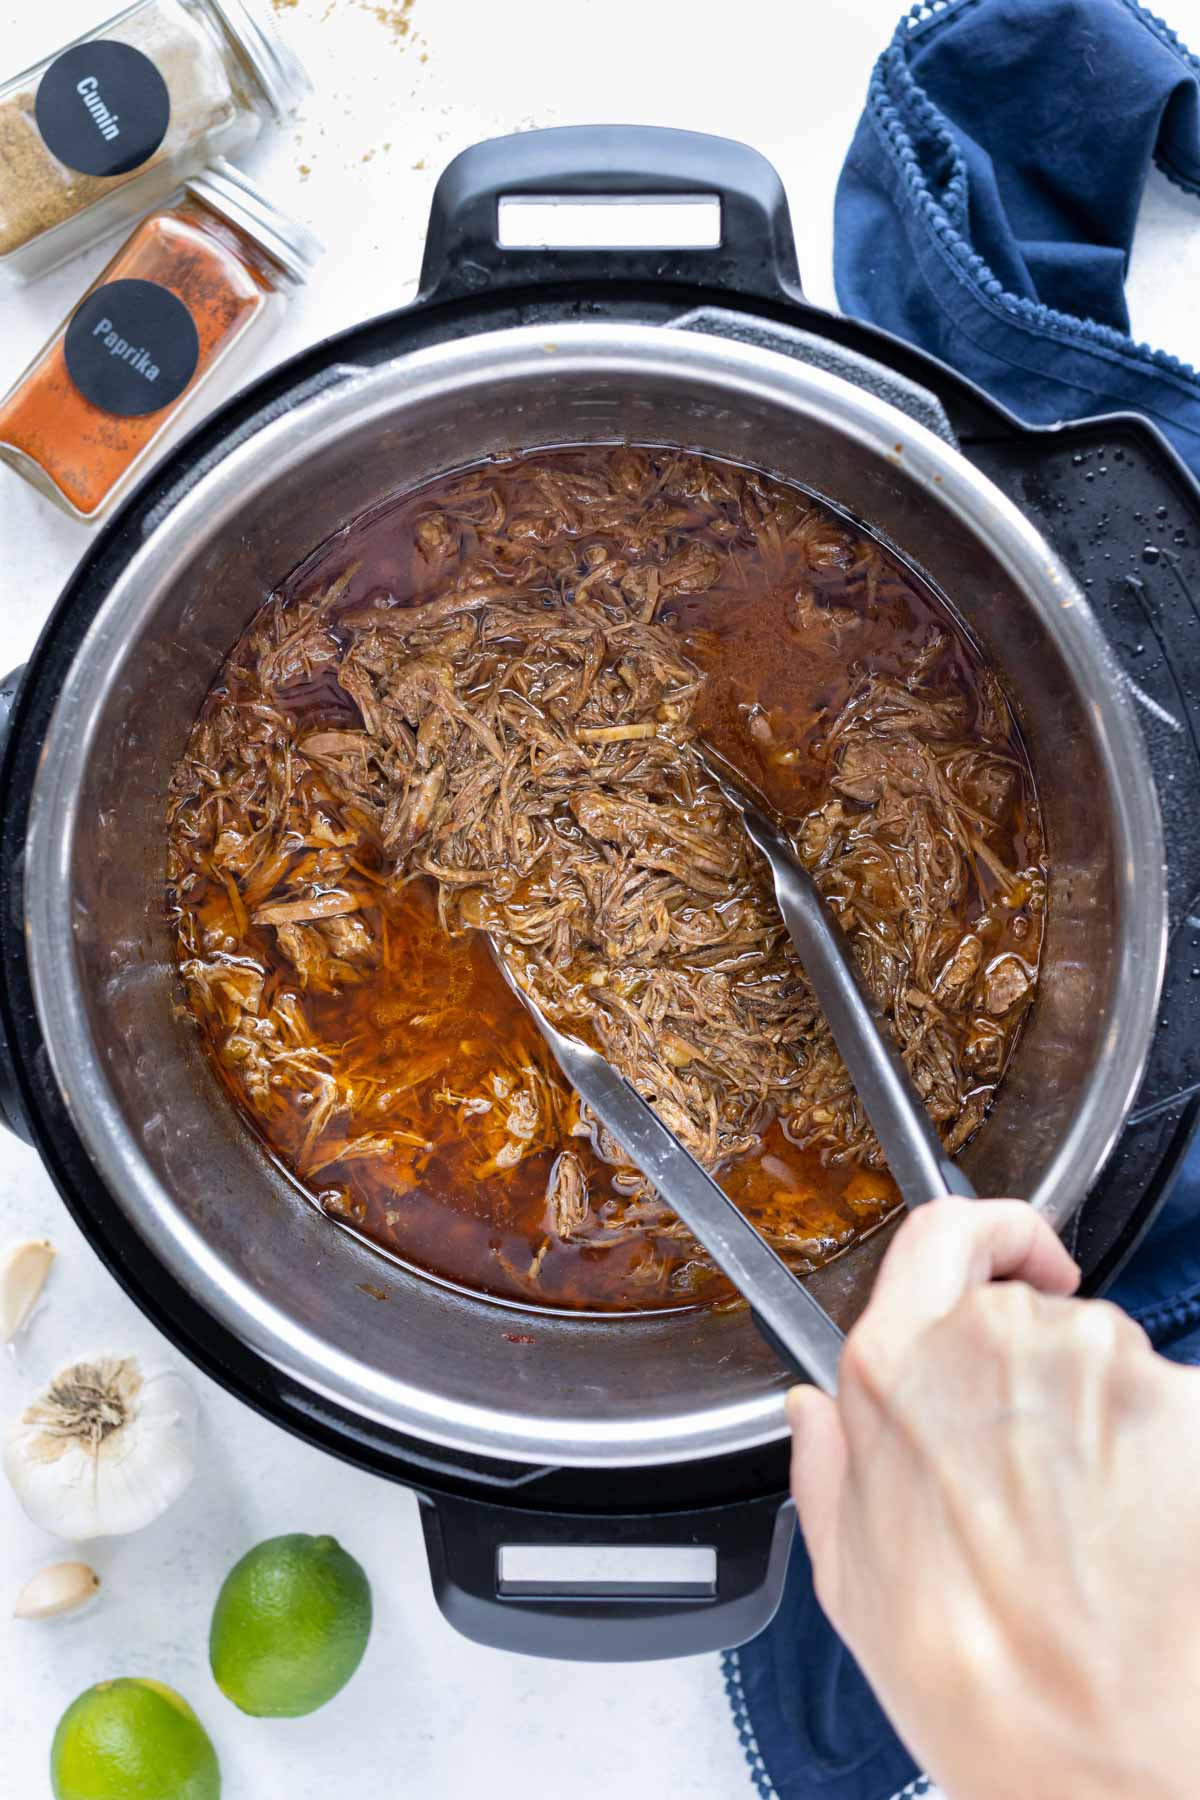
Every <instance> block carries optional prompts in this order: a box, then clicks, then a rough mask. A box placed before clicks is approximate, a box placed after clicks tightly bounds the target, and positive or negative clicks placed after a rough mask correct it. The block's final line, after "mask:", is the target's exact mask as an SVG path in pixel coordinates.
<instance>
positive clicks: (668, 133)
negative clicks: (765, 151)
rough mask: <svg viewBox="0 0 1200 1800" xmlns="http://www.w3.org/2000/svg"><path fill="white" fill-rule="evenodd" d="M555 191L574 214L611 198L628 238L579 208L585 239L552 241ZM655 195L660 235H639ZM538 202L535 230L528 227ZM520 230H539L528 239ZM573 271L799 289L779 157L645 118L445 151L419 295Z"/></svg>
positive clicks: (770, 296) (574, 274) (549, 282)
mask: <svg viewBox="0 0 1200 1800" xmlns="http://www.w3.org/2000/svg"><path fill="white" fill-rule="evenodd" d="M556 201H561V202H564V203H565V210H566V211H568V212H573V213H575V214H576V215H578V211H579V209H580V208H581V207H587V208H588V209H589V210H592V209H595V210H596V211H597V212H599V210H600V208H601V207H602V206H603V204H604V203H605V202H609V203H611V205H612V207H613V222H612V229H613V231H614V232H615V231H619V230H621V229H622V228H623V229H624V230H626V231H627V232H628V234H629V236H630V237H631V238H633V239H634V240H635V241H634V242H632V243H618V244H615V245H612V244H610V245H604V244H597V243H596V242H595V241H594V240H595V236H596V230H595V228H594V226H593V225H592V222H591V221H588V224H589V229H588V230H587V233H586V235H587V237H588V238H589V239H590V240H591V241H589V242H584V243H570V242H568V243H561V242H558V243H556V242H554V241H553V240H554V238H555V237H556V236H561V235H562V231H561V230H560V229H559V226H560V225H561V224H562V221H558V222H556V223H555V225H554V226H553V228H552V226H551V223H550V219H549V214H550V211H551V206H552V203H554V202H556ZM502 202H505V203H508V205H506V208H505V212H506V215H508V216H506V218H505V221H504V228H503V234H502V228H501V203H502ZM713 202H716V209H715V210H716V211H717V213H718V214H719V217H718V218H717V221H716V225H715V228H714V225H713V223H712V221H713V214H714V207H713ZM509 207H511V214H510V213H509ZM630 207H637V208H638V209H639V210H638V214H637V215H633V214H631V213H630V211H629V208H630ZM662 207H668V208H670V212H671V214H673V215H674V216H673V218H671V219H668V220H666V221H665V222H664V223H663V225H662V235H663V237H664V238H666V239H667V241H666V243H662V242H650V243H647V242H646V241H645V239H646V237H647V236H648V235H652V226H651V221H652V219H654V218H656V217H657V216H659V209H660V208H662ZM650 208H653V213H651V212H650V211H649V210H644V209H650ZM534 209H536V211H535V210H534ZM538 214H542V215H544V216H545V220H546V223H545V229H544V233H543V232H539V231H538V230H536V229H535V230H534V231H533V232H532V233H530V231H529V229H528V225H529V222H530V221H531V220H533V219H536V217H537V216H538ZM648 227H650V229H647V228H648ZM575 228H578V216H577V217H576V220H575ZM531 235H532V236H533V238H534V239H535V240H537V239H539V238H540V239H541V241H533V242H530V241H529V238H530V236H531ZM576 281H589V282H595V281H605V282H610V281H641V282H644V281H653V282H656V283H661V284H663V285H676V286H685V287H692V288H695V287H708V288H710V289H724V290H727V291H732V292H738V293H742V294H751V295H754V296H756V297H758V298H761V299H767V300H785V301H792V302H794V301H797V300H799V299H800V298H801V291H800V273H799V270H798V268H797V266H796V244H795V238H794V236H793V233H792V222H791V215H790V213H789V212H788V203H787V196H786V194H785V193H784V188H783V183H782V181H781V180H780V179H779V175H778V173H777V171H776V170H775V168H774V166H773V165H772V164H771V163H769V162H768V161H767V159H766V157H765V156H761V155H760V154H759V153H758V151H757V150H752V149H751V148H750V147H749V145H747V144H739V143H736V142H735V141H734V140H733V139H732V138H721V137H712V136H710V135H708V134H707V133H706V132H699V131H675V130H671V129H668V128H667V127H664V126H651V125H644V126H627V125H567V126H555V127H552V128H551V129H549V130H545V131H523V132H518V133H516V134H514V135H513V136H511V137H503V138H492V139H490V140H489V141H488V142H486V143H483V144H476V145H474V146H473V147H472V148H471V149H469V150H464V151H463V152H462V154H461V155H460V156H456V157H455V158H454V161H453V162H451V163H450V164H449V165H448V167H447V168H446V169H445V170H444V171H443V173H442V175H441V177H440V178H439V180H438V184H437V187H436V188H435V190H434V195H433V204H432V206H431V208H430V214H429V229H428V232H427V234H426V238H425V258H424V262H423V264H422V267H421V283H420V293H419V295H418V298H419V299H420V300H422V301H435V300H436V301H445V300H457V299H463V298H466V297H468V296H471V295H475V294H479V293H481V292H484V291H488V290H495V289H498V288H505V289H507V288H522V287H536V288H545V287H548V286H553V285H560V284H562V283H564V282H576Z"/></svg>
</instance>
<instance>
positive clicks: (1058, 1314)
mask: <svg viewBox="0 0 1200 1800" xmlns="http://www.w3.org/2000/svg"><path fill="white" fill-rule="evenodd" d="M1078 1279H1079V1271H1078V1270H1077V1268H1076V1267H1075V1264H1074V1263H1073V1262H1072V1260H1071V1258H1070V1257H1069V1255H1068V1254H1067V1252H1066V1250H1065V1249H1064V1248H1063V1246H1062V1245H1061V1244H1060V1242H1059V1241H1058V1239H1057V1238H1056V1237H1055V1235H1054V1233H1053V1232H1052V1231H1051V1229H1050V1227H1049V1226H1048V1225H1047V1224H1046V1223H1045V1222H1044V1221H1043V1220H1042V1219H1041V1218H1039V1217H1038V1215H1037V1214H1035V1213H1034V1212H1033V1211H1032V1210H1031V1209H1030V1208H1029V1207H1028V1206H1026V1205H1025V1204H1024V1203H1023V1202H1021V1201H1014V1200H995V1201H964V1200H959V1199H955V1198H947V1199H942V1200H937V1201H934V1202H931V1203H930V1204H929V1205H927V1206H923V1207H920V1208H918V1209H917V1211H916V1212H915V1213H913V1214H912V1215H911V1216H910V1217H909V1218H908V1219H906V1220H905V1222H904V1224H903V1226H902V1227H901V1229H900V1231H899V1232H898V1233H897V1235H896V1237H895V1239H894V1241H893V1243H892V1244H891V1246H890V1248H889V1250H888V1253H887V1256H886V1257H885V1259H884V1262H883V1265H882V1267H881V1270H880V1273H879V1277H878V1280H877V1281H876V1284H875V1290H874V1292H873V1294H872V1297H871V1300H870V1303H869V1304H868V1306H867V1308H866V1310H865V1312H864V1313H863V1315H862V1318H861V1319H860V1320H859V1322H858V1324H857V1325H856V1326H855V1328H854V1330H853V1331H852V1332H851V1333H850V1336H849V1337H848V1338H847V1341H846V1347H845V1351H844V1353H843V1357H842V1364H841V1375H840V1384H839V1392H838V1396H837V1399H836V1400H833V1399H830V1398H829V1397H828V1396H827V1395H825V1394H822V1393H820V1392H818V1391H817V1390H816V1389H815V1388H798V1389H796V1390H795V1391H794V1393H793V1394H792V1395H791V1396H789V1414H790V1417H791V1420H792V1425H793V1430H794V1435H795V1443H794V1454H793V1464H792V1484H793V1490H794V1492H795V1496H796V1504H797V1507H798V1508H799V1512H800V1522H801V1525H802V1528H803V1531H804V1536H805V1540H806V1542H807V1544H808V1549H809V1554H810V1556H811V1559H812V1564H813V1572H814V1578H815V1582H816V1590H817V1596H818V1598H819V1600H820V1602H821V1604H822V1606H823V1607H824V1609H825V1611H826V1613H827V1614H828V1616H829V1618H830V1620H831V1621H832V1623H833V1625H834V1626H835V1627H836V1629H837V1630H838V1631H839V1632H840V1633H841V1635H842V1637H843V1638H844V1639H845V1641H846V1643H847V1644H848V1645H849V1647H850V1649H851V1650H852V1651H853V1653H854V1655H855V1656H856V1657H857V1659H858V1661H859V1662H860V1663H861V1665H862V1667H863V1670H864V1672H865V1673H866V1675H867V1676H868V1678H869V1679H870V1681H871V1683H872V1685H873V1686H874V1688H875V1690H876V1693H877V1694H878V1696H879V1699H880V1702H881V1704H882V1705H883V1706H884V1708H885V1709H886V1711H887V1712H888V1714H889V1716H890V1717H891V1718H892V1720H893V1722H894V1724H895V1726H896V1729H897V1730H898V1731H899V1732H900V1734H901V1736H902V1737H903V1738H904V1740H905V1743H906V1744H907V1745H908V1747H909V1749H910V1750H911V1752H912V1754H913V1755H914V1756H915V1757H916V1758H917V1759H918V1760H919V1761H920V1763H921V1764H922V1766H923V1767H924V1768H925V1769H926V1770H927V1771H928V1772H929V1773H930V1774H931V1775H932V1776H933V1777H934V1778H935V1779H936V1780H937V1781H938V1782H939V1783H940V1784H941V1785H942V1787H943V1788H945V1790H946V1792H947V1793H948V1794H949V1795H950V1796H951V1797H952V1800H1101V1797H1103V1800H1115V1797H1117V1796H1119V1797H1120V1800H1194V1797H1195V1796H1196V1795H1197V1793H1200V1375H1198V1374H1197V1373H1195V1372H1193V1371H1190V1370H1186V1369H1180V1368H1177V1367H1175V1366H1174V1365H1173V1364H1171V1363H1168V1362H1166V1361H1165V1360H1164V1359H1163V1358H1161V1357H1159V1356H1157V1355H1156V1354H1155V1353H1154V1351H1153V1350H1152V1349H1151V1347H1150V1344H1149V1342H1148V1340H1147V1338H1146V1336H1145V1334H1144V1333H1143V1332H1142V1330H1141V1329H1140V1327H1139V1326H1137V1325H1135V1324H1133V1323H1132V1321H1131V1320H1129V1319H1128V1318H1127V1317H1126V1316H1125V1314H1123V1313H1122V1312H1120V1311H1119V1310H1118V1309H1117V1308H1116V1307H1115V1306H1111V1305H1109V1304H1108V1303H1107V1302H1105V1301H1102V1300H1086V1301H1084V1300H1074V1299H1070V1298H1068V1296H1069V1295H1071V1294H1073V1292H1074V1290H1075V1287H1076V1285H1077V1283H1078Z"/></svg>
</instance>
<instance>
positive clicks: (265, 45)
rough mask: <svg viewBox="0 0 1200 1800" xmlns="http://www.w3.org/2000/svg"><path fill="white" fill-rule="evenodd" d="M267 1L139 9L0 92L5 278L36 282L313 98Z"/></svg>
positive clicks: (197, 1)
mask: <svg viewBox="0 0 1200 1800" xmlns="http://www.w3.org/2000/svg"><path fill="white" fill-rule="evenodd" d="M265 5H266V0H138V3H137V4H136V5H134V6H130V7H127V8H126V9H125V11H124V12H121V13H117V14H116V15H115V17H113V18H111V19H110V20H109V21H108V22H107V24H104V25H100V26H98V27H97V29H96V30H95V31H93V32H89V33H88V35H87V36H86V37H83V38H77V39H76V40H75V42H74V43H73V44H68V45H67V46H66V47H65V48H64V49H62V50H59V51H57V52H56V53H55V54H54V55H53V56H50V57H47V58H46V59H45V60H44V61H43V62H40V63H38V64H37V65H36V67H34V68H32V69H27V70H26V72H25V73H24V74H23V75H18V76H17V77H16V79H15V80H12V81H9V82H7V83H5V84H4V85H3V86H0V272H2V273H3V274H5V275H7V276H8V277H9V278H10V279H11V280H16V281H28V280H30V279H31V278H32V277H33V276H35V275H41V274H43V273H44V272H45V271H46V270H47V269H53V268H55V267H56V266H57V265H58V264H59V263H61V262H63V261H64V260H65V259H66V258H67V257H68V256H73V255H74V254H75V253H76V252H77V251H79V250H82V249H84V248H86V246H87V245H89V244H93V243H97V242H99V240H100V239H101V238H103V237H106V236H107V235H108V233H109V232H111V231H114V230H117V229H119V228H120V226H121V225H123V224H124V223H125V222H126V221H127V220H129V219H134V218H136V217H137V216H138V214H139V213H143V212H146V211H148V210H149V208H150V207H152V206H156V205H158V204H159V203H160V202H161V201H162V200H163V199H164V198H165V197H166V196H167V195H168V194H169V193H170V192H171V191H172V189H173V188H175V187H177V186H178V184H179V182H180V181H181V180H183V179H184V178H185V177H186V176H188V175H191V174H193V173H196V172H198V171H199V170H200V169H203V168H204V167H205V166H206V165H207V164H208V163H210V162H212V161H213V159H214V158H215V157H216V156H218V155H229V154H231V153H234V152H236V151H238V150H240V149H241V148H242V147H243V146H244V145H245V144H247V143H248V142H249V141H250V140H251V139H252V138H254V137H256V136H257V135H258V132H259V131H260V130H261V128H262V124H263V121H264V120H265V119H268V118H271V117H274V118H276V119H284V118H286V117H287V115H288V113H289V112H290V111H291V110H292V108H293V107H294V106H295V105H296V104H297V103H298V101H299V100H301V99H302V98H303V97H304V95H305V94H306V93H308V92H309V87H310V83H309V81H308V77H307V76H306V74H305V73H304V70H303V68H302V67H301V65H300V63H299V62H298V61H297V59H296V58H295V57H294V56H293V55H292V53H291V52H290V51H289V50H288V48H287V46H286V45H285V44H284V43H283V41H282V39H281V38H280V37H279V35H278V33H277V31H276V29H275V27H274V24H273V23H272V21H271V17H270V14H269V12H267V11H265V10H262V9H263V8H265Z"/></svg>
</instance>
